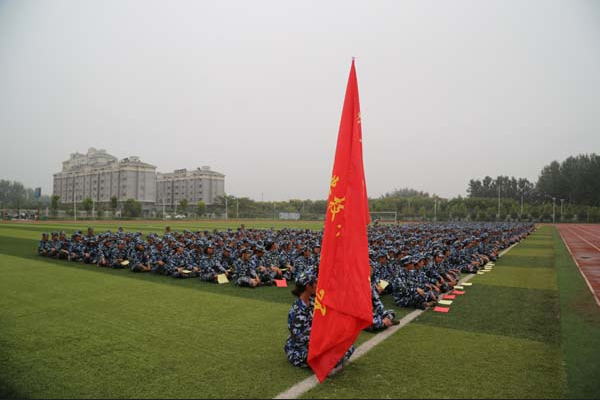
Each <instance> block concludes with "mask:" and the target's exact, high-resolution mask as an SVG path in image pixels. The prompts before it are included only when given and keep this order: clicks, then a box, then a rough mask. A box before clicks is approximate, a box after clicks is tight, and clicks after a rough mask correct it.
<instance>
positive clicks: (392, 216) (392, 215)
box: [369, 211, 398, 223]
mask: <svg viewBox="0 0 600 400" xmlns="http://www.w3.org/2000/svg"><path fill="white" fill-rule="evenodd" d="M369 214H370V215H371V223H375V222H379V223H386V222H387V223H395V222H398V212H397V211H371V212H370V213H369Z"/></svg>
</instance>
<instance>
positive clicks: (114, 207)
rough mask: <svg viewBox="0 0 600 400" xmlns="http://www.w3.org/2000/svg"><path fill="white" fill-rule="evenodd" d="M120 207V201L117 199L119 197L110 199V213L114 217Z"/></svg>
mask: <svg viewBox="0 0 600 400" xmlns="http://www.w3.org/2000/svg"><path fill="white" fill-rule="evenodd" d="M118 205H119V199H117V196H113V197H111V198H110V211H111V212H112V214H113V217H114V216H115V213H116V212H117V207H118Z"/></svg>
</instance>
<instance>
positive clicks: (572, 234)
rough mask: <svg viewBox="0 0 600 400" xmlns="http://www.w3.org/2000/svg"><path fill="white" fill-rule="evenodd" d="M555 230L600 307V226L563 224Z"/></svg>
mask: <svg viewBox="0 0 600 400" xmlns="http://www.w3.org/2000/svg"><path fill="white" fill-rule="evenodd" d="M557 228H558V230H559V232H560V235H561V236H562V238H563V241H564V242H565V244H566V245H567V247H568V249H569V252H570V253H571V256H573V260H574V261H575V263H576V264H577V266H578V267H579V271H580V272H581V275H582V276H583V279H585V281H586V283H587V285H588V287H589V288H590V290H591V291H592V294H593V295H594V298H595V299H596V303H597V304H598V307H600V224H595V225H583V224H564V225H557Z"/></svg>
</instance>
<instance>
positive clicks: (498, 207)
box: [497, 178, 502, 219]
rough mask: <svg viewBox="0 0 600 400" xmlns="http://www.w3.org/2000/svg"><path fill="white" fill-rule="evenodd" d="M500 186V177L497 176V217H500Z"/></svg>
mask: <svg viewBox="0 0 600 400" xmlns="http://www.w3.org/2000/svg"><path fill="white" fill-rule="evenodd" d="M501 187H502V183H501V182H500V178H498V216H497V219H500V188H501Z"/></svg>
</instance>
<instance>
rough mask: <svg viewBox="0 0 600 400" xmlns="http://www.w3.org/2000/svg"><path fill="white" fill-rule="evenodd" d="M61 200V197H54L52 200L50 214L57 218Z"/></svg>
mask: <svg viewBox="0 0 600 400" xmlns="http://www.w3.org/2000/svg"><path fill="white" fill-rule="evenodd" d="M59 200H60V196H57V195H54V196H52V199H51V200H50V213H51V214H52V217H54V218H56V216H57V215H58V201H59Z"/></svg>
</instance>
